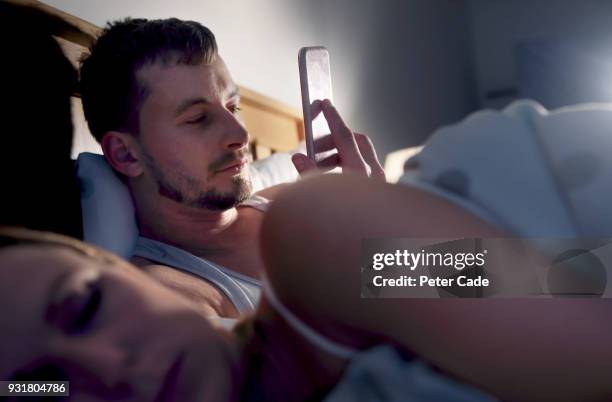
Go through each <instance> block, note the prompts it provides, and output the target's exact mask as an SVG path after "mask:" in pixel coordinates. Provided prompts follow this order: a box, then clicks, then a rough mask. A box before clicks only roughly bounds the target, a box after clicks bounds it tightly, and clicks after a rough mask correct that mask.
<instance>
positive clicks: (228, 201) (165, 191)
mask: <svg viewBox="0 0 612 402" xmlns="http://www.w3.org/2000/svg"><path fill="white" fill-rule="evenodd" d="M143 154H144V156H145V159H146V164H147V166H148V167H149V170H150V171H151V173H152V175H153V178H154V180H155V181H156V183H157V188H158V193H159V194H160V195H161V196H162V197H166V198H169V199H171V200H173V201H176V202H178V203H181V204H183V205H185V206H188V207H191V208H200V209H209V210H213V211H225V210H227V209H230V208H233V207H235V206H236V205H238V204H240V203H242V202H243V201H244V200H246V199H248V198H249V197H250V196H251V193H252V191H253V186H252V183H251V178H250V175H249V174H248V172H247V173H246V175H245V176H243V175H240V176H234V177H232V178H231V180H232V189H231V190H229V191H226V192H221V191H219V190H217V189H216V188H215V187H212V188H210V189H207V190H206V191H203V190H202V188H204V183H202V181H201V180H200V179H196V178H194V177H190V176H187V175H184V174H182V175H181V174H179V173H177V172H175V171H174V172H170V171H164V170H163V169H161V168H160V167H159V166H158V165H157V163H156V162H155V160H154V159H153V157H151V155H150V154H149V153H148V152H146V151H144V150H143ZM244 156H245V154H244V153H241V154H237V153H235V152H229V153H227V154H225V155H223V156H222V157H221V158H219V159H218V160H216V161H214V162H212V163H211V164H210V165H209V167H208V169H209V172H216V170H217V169H218V167H220V166H223V165H225V164H227V163H231V161H234V160H236V159H240V158H243V157H244ZM245 168H246V166H245ZM213 175H214V173H213Z"/></svg>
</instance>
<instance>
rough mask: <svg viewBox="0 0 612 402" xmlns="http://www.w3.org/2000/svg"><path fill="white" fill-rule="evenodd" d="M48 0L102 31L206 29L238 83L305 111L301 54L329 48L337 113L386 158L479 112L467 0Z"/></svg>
mask: <svg viewBox="0 0 612 402" xmlns="http://www.w3.org/2000/svg"><path fill="white" fill-rule="evenodd" d="M43 1H45V2H46V3H48V4H50V5H52V6H54V7H57V8H59V9H62V10H64V11H67V12H69V13H71V14H74V15H76V16H78V17H81V18H83V19H86V20H88V21H90V22H93V23H95V24H97V25H100V26H102V25H104V23H105V22H106V21H107V20H109V19H116V18H120V17H125V16H141V17H147V18H160V17H169V16H176V17H179V18H183V19H194V20H197V21H200V22H202V23H203V24H204V25H206V26H208V27H209V28H211V29H212V30H213V32H215V35H216V36H217V39H218V42H219V47H220V50H221V54H222V56H223V57H224V59H225V60H226V62H227V64H228V66H229V68H230V70H231V71H232V74H233V76H234V79H235V80H236V82H238V83H239V84H241V85H244V86H246V87H249V88H252V89H254V90H257V91H259V92H262V93H264V94H267V95H269V96H271V97H273V98H276V99H278V100H280V101H282V102H285V103H288V104H290V105H293V106H295V107H298V108H299V107H300V95H299V79H298V73H297V51H298V49H299V48H300V47H302V46H307V45H314V44H323V45H325V46H327V47H329V49H330V52H331V57H332V75H333V81H334V92H335V98H336V99H335V101H336V104H337V106H338V107H339V109H340V110H341V112H342V113H343V115H344V117H345V120H346V121H347V122H348V123H349V124H350V125H351V127H353V129H354V130H355V131H361V132H367V133H368V134H370V136H371V137H372V139H373V141H374V143H375V145H376V147H377V149H378V151H379V156H380V157H381V159H382V158H383V157H384V155H385V154H386V153H387V152H389V151H391V150H393V149H396V148H401V147H406V146H409V145H415V144H418V143H420V142H422V141H423V139H424V138H425V137H426V136H427V135H428V134H429V133H431V131H433V130H434V129H435V128H436V127H438V126H439V125H442V124H448V123H451V122H454V121H456V120H459V119H460V118H461V117H463V116H464V115H465V114H466V113H467V112H469V111H471V110H472V109H473V107H474V104H475V102H474V99H475V98H474V93H473V88H472V86H473V85H472V83H473V82H472V77H471V66H470V54H469V51H468V50H469V43H468V40H469V37H468V29H467V15H466V13H465V2H464V1H463V0H412V1H402V0H386V1H384V2H380V1H374V0H358V1H349V0H313V1H308V2H306V1H300V0H260V1H256V2H255V1H247V0H226V1H223V2H220V1H215V0H175V1H172V2H167V1H162V0H147V1H145V2H141V3H140V4H137V3H136V2H129V1H124V0H121V1H120V0H107V1H104V2H102V1H98V2H93V1H86V2H85V1H73V0H43Z"/></svg>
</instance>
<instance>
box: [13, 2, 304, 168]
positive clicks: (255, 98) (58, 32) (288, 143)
mask: <svg viewBox="0 0 612 402" xmlns="http://www.w3.org/2000/svg"><path fill="white" fill-rule="evenodd" d="M8 1H10V2H12V3H17V4H22V5H27V6H29V7H34V8H37V9H39V10H41V11H43V12H44V13H45V14H48V15H50V16H52V17H54V18H55V19H58V21H59V23H58V24H57V27H56V29H55V30H54V31H55V32H54V34H55V35H54V36H55V38H56V39H57V41H58V42H59V44H60V46H61V47H62V49H63V51H64V53H65V54H66V56H67V57H68V59H70V61H71V62H72V63H73V65H74V66H75V67H76V68H78V65H79V60H80V59H81V57H82V55H83V54H84V53H87V51H88V48H89V46H90V45H91V44H92V43H93V42H94V41H95V39H96V38H97V36H98V35H99V34H100V32H101V31H102V29H101V28H100V27H98V26H96V25H94V24H92V23H90V22H88V21H85V20H83V19H81V18H78V17H75V16H73V15H70V14H68V13H66V12H64V11H61V10H58V9H56V8H54V7H51V6H49V5H47V4H44V3H42V2H40V1H37V0H8ZM239 87H240V95H241V96H240V97H241V109H242V112H241V115H242V119H243V120H244V122H245V124H246V126H247V129H248V130H249V133H250V135H251V151H252V152H253V158H254V159H261V158H264V157H266V156H269V155H270V154H272V153H275V152H286V151H290V150H292V149H295V148H296V147H298V145H299V143H300V141H301V140H302V139H303V138H304V128H303V122H302V113H301V111H298V110H296V109H295V108H293V107H291V106H288V105H285V104H283V103H281V102H278V101H276V100H274V99H272V98H270V97H268V96H265V95H263V94H260V93H258V92H255V91H253V90H251V89H248V88H245V87H244V86H242V85H239ZM72 105H73V108H72V110H73V119H74V127H75V131H74V141H73V142H74V144H73V157H74V156H76V155H77V154H78V153H79V152H83V151H90V152H101V151H100V147H99V145H98V144H97V142H96V141H95V139H94V138H93V136H92V135H91V133H89V130H88V128H87V124H86V123H85V118H84V116H83V109H82V106H81V101H80V95H79V93H78V89H75V91H74V97H73V102H72Z"/></svg>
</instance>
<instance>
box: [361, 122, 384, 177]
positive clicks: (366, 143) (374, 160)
mask: <svg viewBox="0 0 612 402" xmlns="http://www.w3.org/2000/svg"><path fill="white" fill-rule="evenodd" d="M355 141H356V142H357V146H358V147H359V151H360V152H361V156H362V157H363V159H364V160H365V162H366V163H367V164H368V166H370V175H371V176H372V177H373V178H376V179H380V180H382V181H386V177H385V169H384V168H383V167H382V165H381V164H380V162H379V161H378V157H377V156H376V150H375V149H374V144H372V140H370V137H368V136H367V135H365V134H361V133H355Z"/></svg>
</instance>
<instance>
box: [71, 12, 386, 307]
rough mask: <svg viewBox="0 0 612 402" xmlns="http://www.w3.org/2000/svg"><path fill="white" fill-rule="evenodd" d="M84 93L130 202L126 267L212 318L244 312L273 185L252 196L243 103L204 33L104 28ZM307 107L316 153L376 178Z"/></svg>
mask: <svg viewBox="0 0 612 402" xmlns="http://www.w3.org/2000/svg"><path fill="white" fill-rule="evenodd" d="M81 90H82V96H83V106H84V111H85V116H86V118H87V121H88V124H89V127H90V130H91V132H92V133H93V135H94V136H95V137H96V138H97V140H98V141H99V142H100V143H101V145H102V149H103V150H104V154H105V156H106V159H107V161H108V162H109V164H110V165H111V166H112V167H113V168H114V169H115V171H117V172H118V173H119V174H120V175H121V176H122V177H123V178H124V180H125V183H126V184H127V186H128V188H129V190H130V192H131V195H132V199H133V201H134V206H135V210H136V215H137V219H138V223H139V228H140V233H141V236H142V237H141V239H140V240H139V243H138V246H137V248H136V252H135V255H136V257H135V258H134V259H133V262H134V263H136V264H137V265H139V266H141V267H142V268H143V269H144V270H145V271H147V272H149V273H150V274H151V275H153V276H154V277H156V278H157V279H158V280H160V281H161V282H162V283H165V284H166V285H168V286H170V287H173V288H175V289H177V290H178V291H180V292H181V293H183V294H185V295H187V296H188V297H189V298H191V299H192V300H194V301H196V302H198V303H201V305H202V308H204V309H205V310H206V311H207V312H208V313H210V314H211V315H215V316H222V317H235V316H237V315H239V314H240V313H242V312H248V311H251V310H252V309H253V308H254V306H255V304H256V302H257V298H258V296H259V287H260V283H259V278H260V273H261V272H262V268H263V262H262V260H261V256H260V252H259V228H260V225H261V222H262V219H263V211H265V205H266V203H267V202H268V200H269V199H272V198H274V195H275V194H276V193H277V192H278V191H279V187H276V188H270V189H267V190H264V191H262V192H260V193H258V194H257V195H256V196H255V197H252V194H251V192H252V191H251V182H250V177H249V173H248V163H249V154H248V142H249V134H248V132H247V130H246V128H245V126H244V124H243V122H242V121H241V119H240V114H239V111H240V94H239V91H238V88H237V86H236V84H235V83H234V82H233V80H232V78H231V76H230V73H229V71H228V69H227V66H226V65H225V63H224V62H223V59H222V58H221V57H220V56H219V55H218V53H217V45H216V42H215V38H214V35H213V34H212V32H210V31H209V30H208V29H207V28H205V27H203V26H202V25H200V24H199V23H196V22H193V21H181V20H178V19H167V20H151V21H149V20H145V19H126V20H124V21H119V22H115V23H112V24H109V26H108V27H107V29H106V31H105V32H104V34H103V35H102V36H101V37H100V38H99V39H98V41H97V43H96V44H95V45H94V46H93V47H92V49H91V55H90V56H89V57H87V58H86V59H85V60H84V61H83V64H82V68H81ZM313 107H315V108H316V109H320V110H321V111H322V112H323V113H324V114H325V116H326V118H327V119H328V122H329V125H330V127H331V131H332V136H333V138H332V139H331V140H329V139H328V140H327V141H326V143H325V144H321V145H322V147H326V148H332V147H336V148H338V155H339V157H338V158H336V160H334V161H331V162H336V163H338V164H339V165H340V166H342V167H343V168H344V169H350V170H355V171H358V172H361V173H362V174H368V170H370V171H371V172H373V176H377V177H383V178H384V173H383V171H382V167H381V166H380V164H379V163H378V161H377V160H376V155H375V153H374V150H373V148H372V146H371V143H370V142H369V139H368V138H367V137H366V136H364V135H360V134H359V135H357V136H355V135H354V134H353V132H352V131H350V129H348V127H346V125H345V124H344V123H343V121H342V119H341V118H340V116H339V115H338V113H337V111H336V110H335V108H334V107H333V106H332V105H331V103H330V102H329V101H324V102H319V103H317V104H316V105H314V106H313ZM293 161H294V164H295V165H296V168H297V169H298V171H300V173H304V172H307V171H311V170H313V169H314V168H316V167H317V166H316V165H315V164H314V163H313V162H311V161H310V160H309V159H308V158H307V157H306V156H305V155H301V154H297V155H295V156H294V157H293ZM368 165H369V167H368ZM249 206H251V207H249ZM252 207H254V208H252ZM175 268H178V270H177V269H175ZM202 279H204V281H203V280H202Z"/></svg>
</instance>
